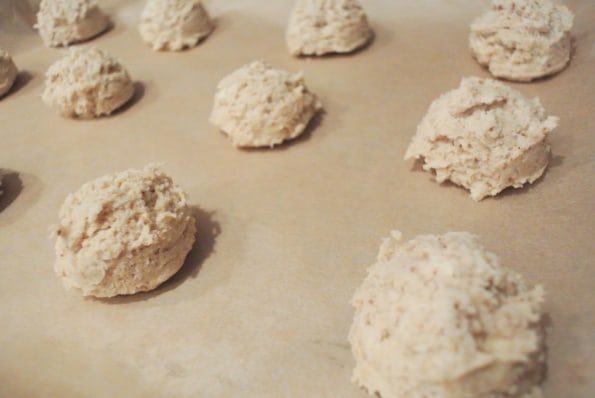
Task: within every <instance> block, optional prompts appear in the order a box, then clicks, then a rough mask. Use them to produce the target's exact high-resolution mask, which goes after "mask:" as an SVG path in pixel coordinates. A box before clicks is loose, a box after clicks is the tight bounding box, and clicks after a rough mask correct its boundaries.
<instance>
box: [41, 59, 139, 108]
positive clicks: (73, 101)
mask: <svg viewBox="0 0 595 398" xmlns="http://www.w3.org/2000/svg"><path fill="white" fill-rule="evenodd" d="M133 95H134V83H133V82H132V79H131V78H130V75H129V74H128V71H127V70H126V68H125V67H124V66H123V65H122V64H121V63H120V62H119V61H118V60H116V59H115V58H114V57H112V56H111V55H109V54H108V53H106V52H104V51H102V50H99V49H97V48H72V49H70V52H69V53H68V55H66V56H65V57H64V58H62V59H60V60H58V61H56V62H55V63H54V64H52V65H51V66H50V68H49V69H48V71H47V73H46V81H45V90H44V92H43V95H42V99H43V101H44V102H45V103H46V104H47V105H49V106H50V107H52V108H55V109H56V110H57V111H58V112H59V113H60V114H61V115H62V116H65V117H79V118H83V119H90V118H94V117H99V116H103V115H109V114H111V113H112V112H113V111H115V110H116V109H118V108H119V107H121V106H122V105H124V104H125V103H126V102H128V101H129V100H130V99H131V98H132V96H133Z"/></svg>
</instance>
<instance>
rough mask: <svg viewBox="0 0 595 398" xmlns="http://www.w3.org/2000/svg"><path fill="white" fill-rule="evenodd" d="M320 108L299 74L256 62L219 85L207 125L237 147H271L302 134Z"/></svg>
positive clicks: (234, 73) (224, 79) (320, 105)
mask: <svg viewBox="0 0 595 398" xmlns="http://www.w3.org/2000/svg"><path fill="white" fill-rule="evenodd" d="M321 108H322V104H321V103H320V101H319V100H318V99H317V98H316V96H315V95H314V94H312V93H311V92H309V91H308V89H307V88H306V85H305V83H304V79H303V77H302V74H301V72H300V73H294V74H291V73H289V72H286V71H284V70H279V69H275V68H273V67H272V66H270V65H268V64H266V63H265V62H262V61H255V62H252V63H250V64H248V65H245V66H243V67H241V68H239V69H238V70H236V71H234V72H233V73H231V74H229V75H228V76H226V77H225V78H223V79H222V80H221V81H220V82H219V84H218V85H217V91H216V93H215V100H214V105H213V110H212V112H211V116H210V122H211V123H212V124H214V125H215V126H217V127H218V128H219V129H221V130H222V131H223V132H224V133H225V134H227V135H228V136H229V138H230V139H231V142H232V144H233V145H234V146H236V147H266V146H268V147H272V146H274V145H277V144H279V143H281V142H282V141H285V140H289V139H292V138H295V137H297V136H299V135H300V134H302V133H303V132H304V130H305V128H306V126H307V125H308V123H309V121H310V120H311V119H312V117H313V116H314V115H315V114H316V113H317V112H318V111H319V110H320V109H321Z"/></svg>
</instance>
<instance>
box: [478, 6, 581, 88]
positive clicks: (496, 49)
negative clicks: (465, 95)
mask: <svg viewBox="0 0 595 398" xmlns="http://www.w3.org/2000/svg"><path fill="white" fill-rule="evenodd" d="M573 18H574V15H573V14H572V13H571V12H570V11H569V10H568V8H566V7H564V6H560V5H555V4H554V3H553V2H552V1H551V0H492V2H491V8H490V9H489V10H488V11H487V12H485V13H484V14H483V15H481V16H480V17H479V18H477V19H476V20H475V21H474V22H473V23H472V24H471V33H470V35H469V46H470V48H471V52H472V54H473V56H474V57H475V58H476V59H477V61H478V62H479V63H480V64H481V65H484V66H487V67H488V69H489V71H490V72H491V73H492V75H494V76H496V77H499V78H503V79H508V80H516V81H530V80H533V79H537V78H540V77H544V76H548V75H551V74H554V73H557V72H559V71H560V70H562V69H564V67H565V66H566V65H567V64H568V61H569V60H570V52H571V40H570V29H571V28H572V21H573Z"/></svg>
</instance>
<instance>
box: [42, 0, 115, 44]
mask: <svg viewBox="0 0 595 398" xmlns="http://www.w3.org/2000/svg"><path fill="white" fill-rule="evenodd" d="M108 26H109V23H108V19H107V17H106V16H105V15H104V14H103V12H102V11H101V9H100V8H99V6H98V4H97V2H96V1H93V0H41V3H40V4H39V12H38V13H37V24H36V26H35V27H36V28H37V30H38V31H39V35H40V36H41V38H42V40H43V42H44V44H45V45H46V46H48V47H60V46H68V45H69V44H73V43H77V42H80V41H85V40H89V39H91V38H93V37H95V36H97V35H99V34H100V33H102V32H104V31H105V30H106V29H107V28H108Z"/></svg>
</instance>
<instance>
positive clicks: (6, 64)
mask: <svg viewBox="0 0 595 398" xmlns="http://www.w3.org/2000/svg"><path fill="white" fill-rule="evenodd" d="M18 74H19V71H18V69H17V66H16V65H15V63H14V61H13V60H12V57H11V56H10V54H8V53H7V52H6V51H4V50H3V49H1V48H0V97H2V96H3V95H5V94H6V93H8V91H10V89H11V87H12V85H13V84H14V82H15V80H16V78H17V75H18Z"/></svg>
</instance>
